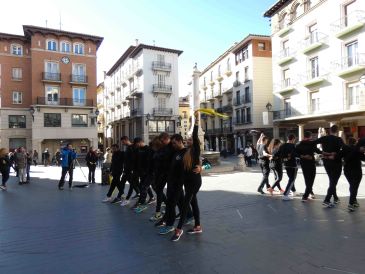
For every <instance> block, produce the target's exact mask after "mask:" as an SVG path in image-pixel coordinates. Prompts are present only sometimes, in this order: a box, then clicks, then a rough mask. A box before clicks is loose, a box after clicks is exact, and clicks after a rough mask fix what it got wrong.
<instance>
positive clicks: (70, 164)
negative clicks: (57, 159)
mask: <svg viewBox="0 0 365 274" xmlns="http://www.w3.org/2000/svg"><path fill="white" fill-rule="evenodd" d="M76 156H77V155H76V152H75V151H74V150H73V149H72V145H71V144H67V145H66V146H65V147H64V148H63V149H62V151H61V159H62V161H61V166H62V173H61V178H60V181H59V182H58V189H59V190H63V185H64V184H65V177H66V174H67V173H68V178H69V179H68V186H69V188H70V189H72V179H73V170H74V168H75V163H74V161H75V159H76Z"/></svg>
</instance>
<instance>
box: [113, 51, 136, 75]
mask: <svg viewBox="0 0 365 274" xmlns="http://www.w3.org/2000/svg"><path fill="white" fill-rule="evenodd" d="M135 48H136V47H135V46H130V47H129V48H128V49H127V50H126V51H125V52H124V53H123V54H122V56H121V57H120V58H119V59H118V61H117V62H115V64H114V65H113V66H112V67H111V69H109V71H108V72H107V73H106V75H108V76H110V75H111V74H112V73H113V72H114V71H115V70H116V69H117V68H118V67H119V66H120V64H122V63H123V62H124V60H126V59H127V58H128V57H129V56H130V54H131V53H132V51H133V50H134V49H135Z"/></svg>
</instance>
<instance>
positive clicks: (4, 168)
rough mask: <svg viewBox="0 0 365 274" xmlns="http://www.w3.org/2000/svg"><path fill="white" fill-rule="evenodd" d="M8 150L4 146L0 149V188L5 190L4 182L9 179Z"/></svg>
mask: <svg viewBox="0 0 365 274" xmlns="http://www.w3.org/2000/svg"><path fill="white" fill-rule="evenodd" d="M8 154H9V153H8V150H7V149H6V148H1V149H0V172H1V177H2V182H1V186H0V189H1V190H6V183H7V181H8V180H9V176H10V166H11V164H10V159H9V156H8Z"/></svg>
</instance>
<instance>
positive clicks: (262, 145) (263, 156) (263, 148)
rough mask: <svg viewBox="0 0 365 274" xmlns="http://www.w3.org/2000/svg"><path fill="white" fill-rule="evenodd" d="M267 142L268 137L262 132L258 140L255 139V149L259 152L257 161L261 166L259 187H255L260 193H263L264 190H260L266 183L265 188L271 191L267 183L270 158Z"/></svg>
mask: <svg viewBox="0 0 365 274" xmlns="http://www.w3.org/2000/svg"><path fill="white" fill-rule="evenodd" d="M268 143H269V138H267V137H266V136H265V135H264V134H263V133H261V136H260V138H259V140H258V141H257V148H258V149H257V150H258V154H259V163H260V167H261V172H262V180H261V183H260V185H259V188H258V189H257V192H259V193H261V194H265V192H264V191H263V190H262V189H263V188H264V186H265V185H266V189H267V191H269V192H272V188H271V187H270V184H269V175H270V166H269V164H270V158H271V154H270V153H269V151H268Z"/></svg>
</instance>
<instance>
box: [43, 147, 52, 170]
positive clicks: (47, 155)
mask: <svg viewBox="0 0 365 274" xmlns="http://www.w3.org/2000/svg"><path fill="white" fill-rule="evenodd" d="M43 154H44V162H43V164H44V166H48V165H49V164H50V162H49V160H50V157H51V154H50V153H49V150H48V148H46V149H45V151H44V153H43Z"/></svg>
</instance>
